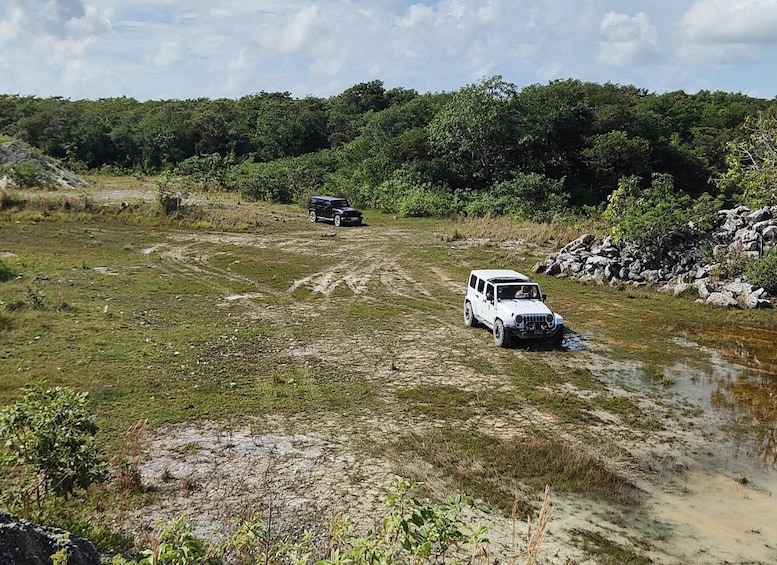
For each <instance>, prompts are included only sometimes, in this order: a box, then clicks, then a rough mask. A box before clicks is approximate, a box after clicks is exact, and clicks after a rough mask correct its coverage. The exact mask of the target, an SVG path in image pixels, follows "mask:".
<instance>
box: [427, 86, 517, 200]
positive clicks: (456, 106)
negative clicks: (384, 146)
mask: <svg viewBox="0 0 777 565" xmlns="http://www.w3.org/2000/svg"><path fill="white" fill-rule="evenodd" d="M515 95H516V87H515V85H513V84H511V83H508V82H505V81H504V80H502V77H501V76H493V77H491V78H488V79H484V80H482V81H480V82H479V83H475V84H471V85H468V86H465V87H464V88H462V89H460V90H458V91H457V92H455V93H454V94H453V96H452V97H451V99H450V100H449V101H448V102H447V103H446V104H445V105H444V106H443V107H442V109H440V111H438V112H437V114H436V115H435V116H434V118H433V119H432V121H431V123H430V124H429V126H428V131H429V140H430V142H431V145H432V148H433V149H434V150H436V151H437V152H438V153H439V154H440V155H442V156H443V158H444V159H445V160H446V163H447V164H448V165H449V167H450V168H451V170H453V171H457V172H458V173H459V175H460V176H461V183H462V185H464V186H471V187H477V188H482V187H485V186H487V185H489V184H491V182H493V181H494V180H495V179H496V180H499V179H500V177H501V178H504V175H505V173H506V172H507V171H506V169H505V164H506V163H509V162H510V159H509V158H508V155H509V154H510V152H511V151H513V150H514V149H515V148H516V143H515V129H514V126H515V119H514V117H513V115H512V112H513V106H512V104H511V101H512V99H513V98H514V97H515Z"/></svg>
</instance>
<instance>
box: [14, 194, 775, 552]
mask: <svg viewBox="0 0 777 565" xmlns="http://www.w3.org/2000/svg"><path fill="white" fill-rule="evenodd" d="M90 191H91V192H90V193H88V194H79V195H64V194H57V193H54V194H46V195H32V196H30V195H27V196H21V195H16V194H10V193H5V194H4V195H3V203H4V204H3V209H2V211H0V254H2V255H0V259H1V260H2V261H3V262H4V264H5V265H7V266H8V267H9V268H10V269H12V270H13V272H14V273H15V274H17V276H16V277H15V278H13V279H12V280H10V281H8V282H4V283H0V375H2V379H0V405H2V404H7V403H11V402H13V401H14V400H15V399H16V398H17V397H18V395H19V391H20V388H21V387H22V386H24V385H25V384H27V383H32V382H45V383H46V384H47V385H51V386H54V385H64V386H68V387H71V388H73V389H76V390H79V391H88V392H89V393H90V398H91V405H92V407H93V410H94V413H95V414H96V415H97V418H98V423H99V425H100V430H101V431H100V437H101V441H102V442H103V443H104V445H105V447H106V451H107V452H108V453H109V454H110V455H115V454H117V453H119V452H120V450H121V447H122V445H123V444H124V442H126V438H125V435H124V434H125V433H126V431H127V430H128V429H132V428H133V426H135V425H136V424H137V423H138V422H139V421H146V422H147V424H148V431H149V434H150V436H151V437H154V436H155V434H162V435H164V434H167V433H170V432H168V431H167V430H169V429H172V428H171V426H176V425H182V424H186V425H189V426H197V425H200V424H202V425H205V424H206V423H209V424H210V423H213V422H216V423H217V424H218V425H222V426H224V427H229V426H237V425H241V424H243V423H246V422H251V425H252V426H255V427H256V428H257V429H262V430H264V431H270V430H271V429H272V422H277V421H278V420H279V419H280V420H283V421H285V422H287V423H289V422H294V423H295V424H294V426H295V427H294V429H295V430H297V431H299V430H302V431H307V432H311V430H316V429H318V427H317V426H322V425H324V427H326V428H327V429H337V430H340V431H341V432H342V433H343V434H346V435H348V436H349V437H350V438H351V439H350V440H349V449H350V450H353V451H354V452H356V453H357V454H360V455H359V456H360V457H365V458H367V457H369V458H379V459H380V460H381V461H384V462H385V463H386V465H387V468H389V469H391V472H395V473H397V474H401V475H404V476H408V477H409V478H411V479H415V480H421V481H424V482H425V483H426V484H427V485H428V491H427V493H428V494H429V495H430V496H436V495H440V494H441V492H439V491H465V492H467V493H469V494H472V495H473V496H476V497H478V499H480V500H483V501H485V503H486V504H487V505H488V506H490V507H492V508H493V509H495V510H496V511H497V512H501V513H502V514H503V515H505V516H509V515H510V512H511V509H512V508H513V505H514V498H515V496H516V494H521V496H522V498H521V500H522V502H521V506H520V509H521V512H520V514H521V515H525V514H527V513H530V512H532V511H533V510H534V509H536V507H537V501H538V500H539V499H538V497H537V493H541V491H542V489H543V488H544V485H546V484H550V485H551V488H552V489H553V491H554V493H556V494H557V495H558V496H560V497H568V498H569V499H570V500H583V501H585V500H589V501H595V502H596V503H597V504H603V505H605V506H606V507H608V508H611V509H613V510H612V511H613V512H619V513H623V512H625V513H629V512H635V510H634V509H635V508H639V507H640V504H641V501H642V497H643V492H642V489H641V488H639V487H638V486H637V483H638V482H639V478H640V477H642V474H641V473H640V472H636V473H635V472H634V468H635V467H639V464H640V463H639V461H637V458H636V457H635V456H633V454H629V453H625V452H624V448H623V444H622V443H619V442H618V441H616V440H615V439H614V438H613V437H610V435H609V432H608V430H612V429H615V426H614V425H612V423H613V422H616V423H617V433H618V434H620V435H621V436H623V437H626V436H628V438H630V440H632V441H633V442H637V441H639V438H644V437H649V436H651V435H654V436H655V435H656V434H659V435H660V432H662V431H671V430H672V429H673V428H675V427H680V426H682V425H683V422H688V421H691V420H692V419H693V410H691V409H690V408H688V409H687V410H686V412H682V409H679V410H680V411H679V412H678V408H677V406H675V405H674V404H672V405H671V406H670V404H669V401H668V400H666V399H665V398H664V394H665V392H666V391H667V389H668V388H669V389H671V385H672V383H671V376H670V375H668V373H667V368H668V367H671V365H672V363H674V362H675V361H676V360H678V359H683V360H684V362H686V363H690V364H694V363H698V364H703V363H704V362H705V354H704V353H702V352H699V351H697V350H695V349H693V348H688V347H687V346H684V345H683V343H682V342H679V341H678V337H681V338H683V339H688V340H692V341H693V342H695V343H698V344H700V345H703V346H705V347H708V348H714V349H716V350H722V351H727V352H730V355H732V356H737V357H738V358H739V359H741V358H742V357H743V356H744V357H750V358H757V359H758V360H759V363H760V367H761V369H762V370H763V371H765V372H766V373H767V374H771V375H774V373H775V369H774V368H775V366H777V357H776V353H775V349H774V345H773V344H774V343H775V342H777V331H776V328H777V318H776V317H775V314H774V312H772V311H754V312H743V311H719V310H711V309H709V308H706V307H703V306H699V305H697V304H694V303H693V302H692V301H690V300H686V299H677V298H673V297H671V296H666V295H663V294H659V293H655V292H653V291H649V290H635V289H633V288H608V287H597V286H589V285H582V284H579V283H576V282H573V281H569V280H565V279H552V278H548V277H544V276H540V277H538V280H539V281H540V283H541V284H542V285H543V291H544V292H546V293H547V294H548V295H549V300H548V303H549V305H550V306H551V308H553V309H554V310H557V311H559V312H560V313H562V315H563V316H564V317H565V320H566V323H567V328H568V332H569V333H568V335H567V340H566V341H565V344H566V346H565V347H563V348H561V349H553V348H548V347H515V348H513V349H509V350H500V349H498V348H495V347H494V346H493V344H492V342H491V336H490V335H489V333H488V332H487V331H485V330H471V329H467V328H465V327H464V324H463V322H462V320H461V302H462V298H463V293H464V285H465V281H466V278H467V274H468V272H469V270H470V269H472V268H485V267H505V268H515V269H517V270H519V271H522V272H529V271H530V270H531V266H532V265H533V264H534V263H535V262H537V261H538V260H539V259H540V258H542V257H544V254H545V253H547V252H548V251H551V250H553V249H554V248H555V247H557V246H560V245H563V244H564V243H566V242H567V241H568V240H569V239H571V238H572V237H574V236H575V235H577V233H578V230H581V229H583V228H584V226H579V227H569V226H532V225H525V224H518V223H515V222H511V221H508V220H480V221H472V222H466V221H454V220H412V219H397V218H393V217H389V216H384V215H380V214H377V213H373V212H369V211H368V212H367V214H366V223H367V225H365V226H363V227H360V228H342V229H336V228H334V227H333V226H331V225H326V224H315V225H314V224H310V223H309V222H308V221H307V219H306V217H305V211H304V210H303V209H301V208H299V207H296V206H274V205H263V204H254V203H246V202H241V201H240V200H239V199H237V198H235V197H234V196H229V195H204V196H203V197H202V198H198V199H197V201H196V203H193V204H191V205H190V207H189V209H188V210H186V211H184V212H182V213H180V214H176V215H173V216H171V217H161V216H159V215H158V213H157V212H156V210H155V203H154V202H153V193H152V197H151V198H148V194H149V192H148V191H149V187H148V185H142V184H140V181H133V180H132V179H97V182H96V183H95V185H94V187H93V189H90ZM100 191H104V192H105V193H106V194H107V196H105V197H104V199H101V196H100V194H101V192H100ZM122 191H134V192H132V193H131V196H129V197H126V195H127V194H130V193H129V192H126V193H124V192H122ZM108 193H110V194H108ZM144 195H145V196H146V197H145V198H144ZM122 196H125V198H122ZM149 200H150V201H149ZM122 202H124V205H122ZM732 344H735V345H734V346H732ZM592 353H593V354H596V355H606V357H607V358H608V359H610V360H614V361H617V362H619V363H620V362H622V363H632V364H634V366H636V367H638V371H637V372H638V373H639V378H638V382H639V383H640V385H639V386H638V387H637V388H634V387H633V386H632V387H631V388H630V385H629V382H630V381H628V380H622V381H619V382H613V381H609V380H608V379H607V378H605V377H603V376H602V373H597V372H595V371H592V369H591V361H590V355H591V354H592ZM646 399H647V400H649V401H650V402H651V403H652V404H651V405H652V406H653V407H654V408H653V409H647V408H646V406H645V401H646ZM686 408H687V407H686ZM322 423H325V424H322ZM608 426H610V427H609V428H608ZM635 477H636V478H635ZM356 482H358V481H356ZM103 488H104V490H103V491H101V492H102V494H100V495H95V497H96V498H98V499H100V502H99V504H97V503H95V502H94V500H95V497H93V498H92V499H90V500H91V501H92V502H90V503H89V504H93V507H91V508H90V509H89V511H90V512H93V513H95V514H99V513H105V514H106V515H110V516H113V518H112V519H115V520H118V518H116V516H117V514H116V512H115V510H116V509H117V508H119V507H122V508H124V509H126V507H127V505H129V506H132V507H141V508H142V506H143V505H145V504H149V505H152V504H155V502H154V501H155V500H157V499H155V498H153V497H152V498H150V499H149V498H148V497H138V498H133V499H132V500H131V501H129V502H128V501H126V500H121V498H122V497H121V495H120V494H117V493H116V491H114V490H112V487H110V486H106V487H103ZM637 512H638V510H637ZM117 523H119V524H120V522H117ZM581 535H582V534H581V530H580V529H579V528H577V529H575V530H574V536H573V538H574V537H577V538H579V537H581ZM646 535H647V534H646ZM600 536H601V533H600V532H598V531H596V532H593V531H592V532H589V535H588V538H589V540H599V537H600ZM582 537H583V538H585V537H586V536H585V535H582ZM600 541H601V540H600ZM582 545H585V551H586V552H588V553H590V554H593V555H597V551H599V550H597V549H595V548H601V547H607V548H608V549H606V550H601V551H602V553H601V554H600V555H599V559H601V560H602V562H604V560H605V559H606V558H607V555H623V553H622V552H624V551H626V554H627V555H630V556H631V557H629V559H632V558H633V562H640V561H639V559H642V557H640V555H641V553H640V550H639V547H638V546H639V544H631V543H627V542H624V543H621V544H617V543H615V544H614V547H615V549H613V543H612V542H608V543H607V544H605V543H603V542H602V543H593V542H592V543H586V544H581V547H582ZM618 559H620V561H618V562H628V561H623V558H622V557H620V558H618Z"/></svg>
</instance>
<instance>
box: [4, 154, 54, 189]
mask: <svg viewBox="0 0 777 565" xmlns="http://www.w3.org/2000/svg"><path fill="white" fill-rule="evenodd" d="M5 173H6V174H7V175H8V178H9V179H10V180H11V182H12V183H13V184H14V185H15V186H17V187H18V188H21V189H29V188H47V187H48V186H50V185H51V181H50V180H49V179H48V178H47V177H46V174H45V172H44V170H43V168H42V167H41V166H40V164H39V163H38V162H37V161H35V160H33V159H28V160H27V161H19V162H18V163H14V164H13V165H6V169H5Z"/></svg>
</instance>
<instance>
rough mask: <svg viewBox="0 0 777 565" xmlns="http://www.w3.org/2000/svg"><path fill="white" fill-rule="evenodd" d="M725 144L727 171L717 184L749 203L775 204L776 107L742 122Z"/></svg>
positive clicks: (776, 177) (776, 196) (776, 200)
mask: <svg viewBox="0 0 777 565" xmlns="http://www.w3.org/2000/svg"><path fill="white" fill-rule="evenodd" d="M743 130H744V134H745V135H744V137H742V138H741V139H738V140H737V141H734V142H731V143H730V144H729V146H728V154H727V157H726V161H727V163H728V167H729V168H728V171H727V172H726V174H725V175H724V176H723V177H721V178H720V179H719V180H718V186H720V187H721V188H722V189H723V190H724V191H727V192H729V193H733V194H734V195H735V196H736V197H737V199H738V200H741V201H742V202H744V203H745V204H747V205H749V206H763V205H771V204H776V203H777V107H773V108H772V109H771V111H769V112H761V113H759V114H758V115H757V116H755V117H752V118H750V119H748V120H746V121H745V124H744V127H743Z"/></svg>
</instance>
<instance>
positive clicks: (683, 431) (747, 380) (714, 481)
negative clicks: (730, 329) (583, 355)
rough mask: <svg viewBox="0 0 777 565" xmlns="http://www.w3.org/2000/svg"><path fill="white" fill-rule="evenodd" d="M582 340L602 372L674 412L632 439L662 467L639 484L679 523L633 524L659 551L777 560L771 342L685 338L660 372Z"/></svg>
mask: <svg viewBox="0 0 777 565" xmlns="http://www.w3.org/2000/svg"><path fill="white" fill-rule="evenodd" d="M579 341H581V342H582V344H579V343H577V341H574V340H573V341H572V342H571V343H572V344H573V346H574V348H575V350H577V351H587V354H588V355H589V356H590V360H591V363H590V365H589V368H591V370H592V371H593V372H594V373H595V374H598V375H600V376H601V377H602V378H603V380H605V381H606V382H608V383H612V384H613V385H614V386H616V387H621V388H622V389H623V390H632V391H635V392H636V394H637V395H638V397H641V398H642V399H643V401H644V402H646V403H648V404H650V403H653V406H655V407H656V411H657V412H661V411H663V412H664V413H665V414H669V415H670V417H667V418H665V419H664V420H662V421H663V423H664V425H665V426H666V429H665V430H662V431H661V432H658V433H656V434H655V437H651V438H649V439H646V440H645V441H644V442H643V444H640V443H639V442H634V443H632V444H631V445H629V449H630V451H631V452H632V453H635V452H640V451H641V452H642V453H641V455H642V457H643V458H644V459H643V461H646V462H647V463H646V466H647V467H649V468H650V469H651V470H653V471H655V472H656V473H657V474H658V477H657V480H655V478H654V480H650V481H644V483H642V484H640V485H639V486H640V488H643V489H644V490H645V491H646V492H647V494H648V498H649V502H648V504H647V505H646V509H647V512H648V514H649V523H653V524H662V525H666V526H667V531H669V532H671V533H670V534H669V535H667V536H666V537H660V538H659V539H655V536H651V532H649V531H642V532H639V531H638V532H634V536H635V537H638V538H639V537H642V539H643V540H645V542H646V545H648V546H649V550H648V553H649V555H650V556H651V558H653V559H654V560H655V562H657V563H777V378H776V377H775V374H774V370H773V369H774V367H775V363H774V359H773V358H772V357H771V355H770V351H768V348H766V349H764V348H760V349H757V348H749V347H746V346H743V345H742V344H741V343H739V344H737V345H735V346H733V347H732V348H730V349H729V348H727V349H724V350H720V351H718V350H713V349H711V348H707V347H702V346H700V345H699V344H698V343H696V342H694V341H693V340H692V339H691V338H688V337H678V338H676V339H675V340H674V341H675V343H676V344H677V345H680V346H681V349H680V351H681V354H680V355H679V356H677V355H675V356H673V358H671V359H670V358H667V360H666V364H665V365H664V367H663V368H662V369H661V371H662V373H659V374H658V375H656V374H654V373H653V372H651V371H648V370H646V369H645V367H644V366H643V365H642V364H641V362H640V361H639V360H633V361H613V360H610V359H608V358H607V356H606V351H605V352H592V351H590V350H586V348H585V347H584V344H585V340H584V339H582V338H581V339H580V340H579ZM682 351H686V352H687V355H682ZM754 351H756V352H754ZM675 428H676V429H675Z"/></svg>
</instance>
